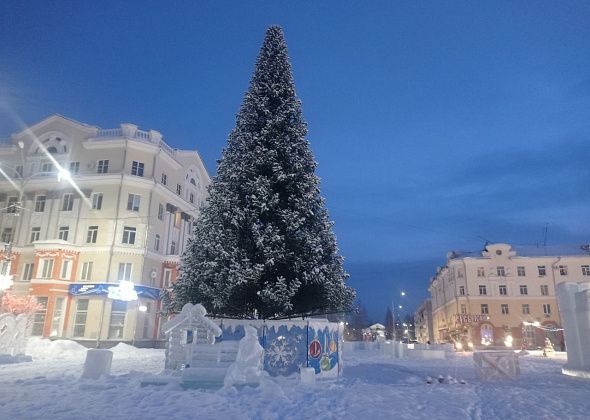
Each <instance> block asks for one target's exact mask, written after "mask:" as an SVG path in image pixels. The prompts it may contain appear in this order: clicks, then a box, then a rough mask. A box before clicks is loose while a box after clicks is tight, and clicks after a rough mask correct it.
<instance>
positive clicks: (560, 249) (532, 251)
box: [447, 244, 590, 260]
mask: <svg viewBox="0 0 590 420" xmlns="http://www.w3.org/2000/svg"><path fill="white" fill-rule="evenodd" d="M493 245H495V244H489V245H487V246H486V247H490V246H493ZM510 247H511V249H512V251H515V252H516V255H515V256H517V257H564V256H590V244H561V245H546V246H542V245H510ZM485 251H486V250H485V249H484V250H477V251H451V252H449V253H448V254H447V257H448V259H449V260H454V259H460V258H466V257H467V258H469V257H470V258H482V254H483V253H484V252H485Z"/></svg>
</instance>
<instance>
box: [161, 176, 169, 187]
mask: <svg viewBox="0 0 590 420" xmlns="http://www.w3.org/2000/svg"><path fill="white" fill-rule="evenodd" d="M167 183H168V176H167V175H166V174H164V173H163V174H162V184H164V185H166V184H167Z"/></svg>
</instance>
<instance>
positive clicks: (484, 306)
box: [481, 303, 489, 315]
mask: <svg viewBox="0 0 590 420" xmlns="http://www.w3.org/2000/svg"><path fill="white" fill-rule="evenodd" d="M481 313H482V314H485V315H487V314H488V313H489V312H488V304H487V303H482V304H481Z"/></svg>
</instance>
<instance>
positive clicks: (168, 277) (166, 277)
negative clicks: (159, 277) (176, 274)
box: [162, 268, 172, 289]
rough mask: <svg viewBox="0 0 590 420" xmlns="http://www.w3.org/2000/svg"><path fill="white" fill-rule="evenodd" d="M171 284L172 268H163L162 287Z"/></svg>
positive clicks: (165, 287)
mask: <svg viewBox="0 0 590 420" xmlns="http://www.w3.org/2000/svg"><path fill="white" fill-rule="evenodd" d="M171 285H172V270H171V269H169V268H165V269H164V279H163V281H162V287H163V288H164V289H167V288H168V287H170V286H171Z"/></svg>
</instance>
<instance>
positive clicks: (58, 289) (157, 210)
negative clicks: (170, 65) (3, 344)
mask: <svg viewBox="0 0 590 420" xmlns="http://www.w3.org/2000/svg"><path fill="white" fill-rule="evenodd" d="M0 168H1V169H2V172H1V175H2V176H1V177H0V203H1V204H0V207H1V208H2V210H1V211H0V246H2V248H1V249H2V251H3V252H0V260H1V261H3V263H4V265H3V269H4V272H10V274H11V275H13V278H14V285H13V288H12V289H13V292H14V293H15V294H28V293H30V294H32V295H34V296H36V297H37V299H38V301H39V303H41V304H42V305H43V310H41V311H39V312H38V313H37V314H36V315H35V317H34V321H33V326H32V333H33V335H38V336H43V337H67V338H72V339H76V340H80V341H90V340H93V341H97V340H99V339H100V341H108V340H112V341H122V340H125V341H131V340H134V341H141V340H145V341H151V340H154V339H156V338H157V337H158V335H159V323H160V319H159V313H160V309H161V308H160V301H159V294H160V291H161V290H162V289H163V288H167V287H169V286H170V285H171V283H172V282H173V281H175V278H176V276H177V272H178V265H179V255H180V254H181V253H182V252H183V251H184V248H185V246H186V242H187V239H188V238H189V237H190V236H191V234H192V230H193V221H194V219H195V217H197V216H198V214H199V210H198V209H199V206H200V205H201V204H202V203H203V202H204V200H205V198H206V188H207V186H208V185H209V183H210V179H209V175H208V174H207V171H206V170H205V167H204V165H203V162H202V161H201V158H200V157H199V154H198V153H197V152H196V151H181V150H176V149H173V148H172V147H170V146H169V145H168V144H166V143H165V142H164V141H163V139H162V135H161V134H160V133H159V132H157V131H154V130H149V131H143V130H140V129H138V127H137V126H135V125H133V124H121V126H120V127H119V128H113V129H106V130H105V129H100V128H98V127H95V126H91V125H87V124H83V123H79V122H77V121H73V120H70V119H68V118H64V117H62V116H59V115H54V116H51V117H49V118H47V119H45V120H43V121H41V122H39V123H37V124H35V125H33V126H31V127H29V128H27V129H26V130H23V131H22V132H20V133H17V134H15V135H13V136H12V137H11V138H10V139H9V140H7V141H4V142H2V144H0ZM60 168H63V169H64V170H67V171H68V172H66V171H64V170H61V169H60ZM70 176H71V182H70V181H69V177H70ZM121 281H124V282H125V281H127V282H133V283H134V284H135V289H132V290H131V296H127V297H124V299H131V300H121V297H123V296H122V294H121V293H120V292H122V290H119V289H118V288H117V287H118V286H119V284H120V282H121ZM123 284H124V285H127V286H128V285H129V283H123ZM111 292H113V293H111ZM146 344H147V343H146Z"/></svg>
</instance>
